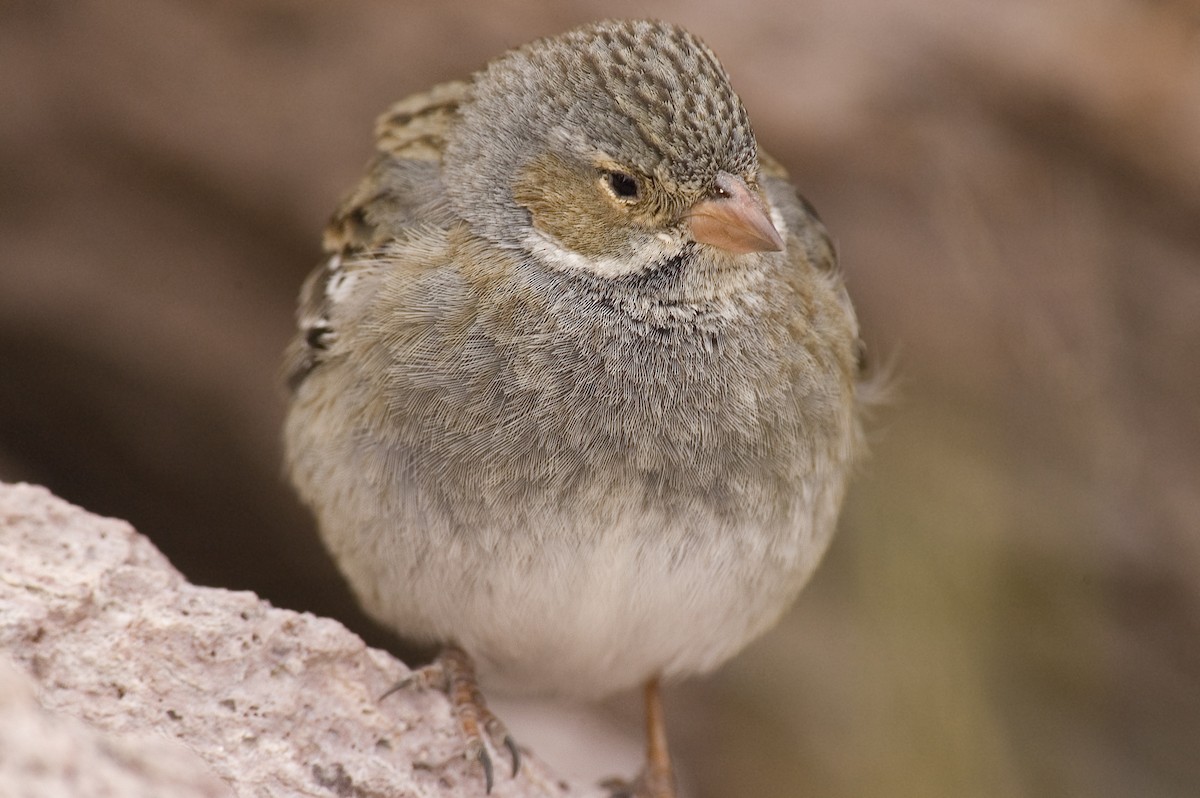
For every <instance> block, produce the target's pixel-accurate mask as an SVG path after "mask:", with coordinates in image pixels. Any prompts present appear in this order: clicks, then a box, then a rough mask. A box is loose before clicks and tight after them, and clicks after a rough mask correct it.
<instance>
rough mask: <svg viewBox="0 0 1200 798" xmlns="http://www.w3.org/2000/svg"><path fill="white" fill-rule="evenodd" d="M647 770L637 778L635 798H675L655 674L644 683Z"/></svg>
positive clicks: (672, 773) (673, 777)
mask: <svg viewBox="0 0 1200 798" xmlns="http://www.w3.org/2000/svg"><path fill="white" fill-rule="evenodd" d="M645 695H646V769H645V770H644V771H643V772H642V775H641V777H640V778H639V779H638V784H637V787H636V791H635V793H634V794H635V795H636V796H637V798H675V772H674V770H673V769H672V768H671V755H670V754H669V753H668V752H667V725H666V721H665V720H664V719H663V706H662V693H661V692H660V690H659V684H658V677H655V678H653V679H651V680H649V681H648V682H646V688H645Z"/></svg>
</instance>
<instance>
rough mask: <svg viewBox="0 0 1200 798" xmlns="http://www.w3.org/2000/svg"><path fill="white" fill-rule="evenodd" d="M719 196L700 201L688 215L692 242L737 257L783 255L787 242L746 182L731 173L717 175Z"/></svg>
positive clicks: (718, 173) (715, 194)
mask: <svg viewBox="0 0 1200 798" xmlns="http://www.w3.org/2000/svg"><path fill="white" fill-rule="evenodd" d="M715 182H716V188H717V190H716V192H715V193H714V195H713V196H710V197H707V198H705V199H702V200H700V201H699V202H697V203H696V204H695V205H693V206H692V209H691V210H690V211H688V213H687V220H688V224H689V225H690V226H691V228H692V238H694V239H696V240H697V241H699V242H700V243H702V244H711V245H713V246H714V247H719V248H720V249H723V250H725V251H726V252H732V253H734V254H735V255H744V254H746V253H747V252H779V251H780V250H782V249H783V238H782V237H780V235H779V231H778V230H776V229H775V225H773V224H771V216H770V214H768V213H767V208H766V205H765V204H764V203H763V201H762V199H761V198H759V196H758V195H757V194H755V193H754V192H753V191H751V190H750V187H749V186H747V185H746V181H745V180H742V179H741V178H740V177H738V176H736V175H731V174H729V173H728V172H717V179H716V181H715Z"/></svg>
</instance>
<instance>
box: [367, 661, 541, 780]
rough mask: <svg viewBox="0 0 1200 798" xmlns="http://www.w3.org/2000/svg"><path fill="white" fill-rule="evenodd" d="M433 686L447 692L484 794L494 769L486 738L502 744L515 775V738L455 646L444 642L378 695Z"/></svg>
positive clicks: (518, 758) (517, 764)
mask: <svg viewBox="0 0 1200 798" xmlns="http://www.w3.org/2000/svg"><path fill="white" fill-rule="evenodd" d="M417 685H419V686H421V687H426V688H437V689H438V690H441V691H442V692H443V693H445V694H446V695H447V697H449V699H450V704H451V707H452V709H453V712H454V716H455V718H456V719H457V721H458V728H459V731H461V732H462V735H463V737H464V738H466V742H467V745H466V748H465V749H464V751H463V755H464V756H465V757H466V758H467V759H468V760H478V762H479V764H480V765H482V766H483V778H484V786H485V788H486V789H487V792H488V794H489V795H490V794H491V792H492V785H493V783H494V778H495V773H494V767H493V764H492V756H491V754H489V753H488V745H487V742H485V741H484V735H485V734H486V736H487V741H488V742H490V743H491V745H492V747H493V748H495V749H497V750H498V749H499V748H500V746H502V745H503V746H504V748H506V749H507V750H508V753H509V756H511V757H512V774H513V776H514V777H515V776H516V775H517V773H518V772H519V771H520V769H521V752H520V749H518V748H517V743H516V740H514V739H513V738H512V735H510V734H509V733H508V729H506V728H504V724H503V723H501V722H500V719H499V718H497V717H496V716H495V715H493V714H492V712H491V710H489V709H488V707H487V702H486V701H484V700H483V694H482V693H481V692H480V691H479V685H478V683H477V682H476V680H475V666H474V664H473V663H472V662H471V658H470V656H469V655H468V654H467V652H466V651H463V650H462V649H461V648H458V647H457V646H446V647H445V648H444V649H442V652H441V653H440V654H438V656H437V659H436V660H434V661H433V663H432V664H430V665H426V666H425V667H423V668H418V669H417V670H415V671H413V672H412V673H410V674H409V675H408V676H406V677H405V678H403V679H401V680H400V681H399V682H398V683H397V684H395V685H393V686H392V687H391V689H389V690H388V691H387V692H386V693H384V694H383V696H382V698H386V697H387V696H389V695H391V694H392V693H394V692H396V691H397V690H402V689H404V688H405V687H409V686H417Z"/></svg>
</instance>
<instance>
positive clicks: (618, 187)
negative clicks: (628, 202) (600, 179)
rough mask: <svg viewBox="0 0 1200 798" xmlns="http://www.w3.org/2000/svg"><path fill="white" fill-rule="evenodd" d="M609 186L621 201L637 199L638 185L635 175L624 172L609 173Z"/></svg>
mask: <svg viewBox="0 0 1200 798" xmlns="http://www.w3.org/2000/svg"><path fill="white" fill-rule="evenodd" d="M606 176H607V178H608V185H609V188H611V189H612V192H613V194H615V195H617V197H619V198H621V199H637V197H638V183H637V180H636V179H635V178H634V177H633V175H628V174H625V173H624V172H608V173H607V175H606Z"/></svg>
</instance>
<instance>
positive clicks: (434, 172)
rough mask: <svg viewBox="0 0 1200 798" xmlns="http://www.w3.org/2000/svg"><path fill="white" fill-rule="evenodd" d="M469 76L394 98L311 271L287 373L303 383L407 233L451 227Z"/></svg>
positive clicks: (291, 384)
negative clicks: (453, 149) (454, 150)
mask: <svg viewBox="0 0 1200 798" xmlns="http://www.w3.org/2000/svg"><path fill="white" fill-rule="evenodd" d="M468 91H469V84H467V83H465V82H461V81H455V82H450V83H443V84H440V85H438V86H435V87H434V88H433V89H431V90H430V91H428V92H425V93H423V94H417V95H413V96H411V97H408V98H406V99H404V100H401V101H400V102H398V103H396V104H395V105H393V106H392V107H391V108H389V109H388V110H387V111H386V112H385V113H384V114H383V115H382V116H381V117H379V120H378V122H377V123H376V126H375V149H376V153H375V155H374V157H373V159H372V161H371V163H370V165H369V166H368V169H367V174H366V176H365V177H364V178H363V179H362V181H361V182H360V183H359V184H358V185H357V186H356V187H355V188H354V189H353V190H352V191H351V192H350V193H349V194H348V195H347V196H346V198H345V199H344V200H343V201H342V203H341V205H340V206H339V207H338V209H337V211H336V212H335V213H334V215H333V218H332V219H331V220H330V222H329V225H328V226H327V227H326V228H325V236H324V241H323V244H324V249H325V252H326V253H327V257H326V258H325V260H324V261H323V262H322V263H321V264H320V265H318V266H317V268H316V269H314V270H313V271H312V273H311V274H309V276H308V279H307V280H305V281H304V286H303V288H302V289H301V291H300V301H299V305H298V307H297V310H296V323H297V328H298V329H297V332H296V336H295V338H294V339H293V340H292V343H291V345H290V346H289V348H288V353H287V356H286V358H285V362H284V376H285V379H286V381H287V384H288V387H289V388H290V389H292V390H295V389H296V387H297V386H299V385H300V383H301V382H303V381H304V378H305V377H306V376H307V375H308V374H309V373H310V372H311V371H312V370H313V369H314V368H316V367H317V365H318V364H319V363H320V362H321V361H322V359H324V358H325V357H326V356H327V353H328V352H329V350H330V348H331V347H332V346H333V344H334V342H335V340H336V338H337V334H338V330H337V319H338V317H339V316H341V315H342V312H340V311H344V310H345V308H346V306H350V305H353V304H355V301H356V299H361V297H362V295H363V293H364V292H369V291H370V290H371V286H372V285H373V284H374V282H375V279H374V278H375V277H377V276H378V271H379V270H380V269H381V268H384V266H383V264H384V263H385V262H386V260H384V259H381V258H379V257H378V255H379V254H380V253H381V252H382V251H383V250H384V249H385V248H388V247H389V246H390V245H393V244H395V243H396V242H399V241H404V240H408V239H411V238H413V237H419V236H421V235H424V234H428V233H429V231H430V230H436V229H439V228H441V229H444V228H446V227H447V226H449V225H450V224H452V223H453V221H454V217H453V214H452V212H451V211H450V208H449V206H448V203H447V201H446V194H445V190H444V188H443V186H442V183H441V159H442V151H443V149H444V147H445V144H446V135H447V133H448V132H449V130H450V129H451V127H452V126H453V125H454V124H455V122H456V120H457V118H458V107H459V104H460V103H462V102H463V100H464V99H465V98H466V95H467V92H468Z"/></svg>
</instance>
